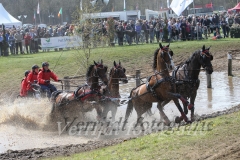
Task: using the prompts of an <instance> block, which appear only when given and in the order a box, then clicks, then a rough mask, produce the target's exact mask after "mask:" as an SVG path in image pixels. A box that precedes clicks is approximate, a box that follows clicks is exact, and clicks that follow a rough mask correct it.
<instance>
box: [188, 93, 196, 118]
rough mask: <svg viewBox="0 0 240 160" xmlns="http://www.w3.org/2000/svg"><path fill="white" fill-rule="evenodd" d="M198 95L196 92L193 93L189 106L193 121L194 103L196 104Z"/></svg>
mask: <svg viewBox="0 0 240 160" xmlns="http://www.w3.org/2000/svg"><path fill="white" fill-rule="evenodd" d="M196 95H197V93H196V92H194V93H192V95H191V97H190V104H189V105H188V109H189V110H191V121H194V120H195V119H194V102H195V98H196Z"/></svg>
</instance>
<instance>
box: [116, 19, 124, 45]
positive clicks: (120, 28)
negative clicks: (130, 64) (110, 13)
mask: <svg viewBox="0 0 240 160" xmlns="http://www.w3.org/2000/svg"><path fill="white" fill-rule="evenodd" d="M116 32H117V36H118V45H119V46H122V45H123V37H124V28H123V26H122V23H121V22H119V25H118V27H117V29H116Z"/></svg>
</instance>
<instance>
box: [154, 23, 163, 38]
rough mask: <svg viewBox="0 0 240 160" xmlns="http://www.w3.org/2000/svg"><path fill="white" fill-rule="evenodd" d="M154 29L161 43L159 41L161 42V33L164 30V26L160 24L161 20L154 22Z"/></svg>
mask: <svg viewBox="0 0 240 160" xmlns="http://www.w3.org/2000/svg"><path fill="white" fill-rule="evenodd" d="M153 28H154V31H155V35H156V39H157V42H159V40H160V31H161V29H162V26H161V23H160V21H159V19H157V21H156V22H154V24H153Z"/></svg>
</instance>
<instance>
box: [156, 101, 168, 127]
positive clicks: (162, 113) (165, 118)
mask: <svg viewBox="0 0 240 160" xmlns="http://www.w3.org/2000/svg"><path fill="white" fill-rule="evenodd" d="M169 102H170V101H163V102H162V103H158V105H157V108H158V110H159V113H160V119H163V120H164V124H165V125H167V126H169V125H170V123H171V122H170V120H169V119H168V117H167V116H166V114H165V113H164V112H163V107H164V106H165V105H166V104H168V103H169Z"/></svg>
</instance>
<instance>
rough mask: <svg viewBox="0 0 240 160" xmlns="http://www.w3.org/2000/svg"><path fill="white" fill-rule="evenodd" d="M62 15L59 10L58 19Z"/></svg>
mask: <svg viewBox="0 0 240 160" xmlns="http://www.w3.org/2000/svg"><path fill="white" fill-rule="evenodd" d="M61 15H62V8H61V9H60V11H59V12H58V17H60V16H61Z"/></svg>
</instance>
